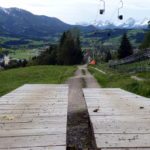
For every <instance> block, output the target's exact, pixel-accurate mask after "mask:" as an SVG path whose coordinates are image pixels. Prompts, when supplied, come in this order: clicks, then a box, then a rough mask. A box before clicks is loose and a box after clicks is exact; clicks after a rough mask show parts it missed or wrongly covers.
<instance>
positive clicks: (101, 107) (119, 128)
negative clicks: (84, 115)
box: [84, 89, 150, 150]
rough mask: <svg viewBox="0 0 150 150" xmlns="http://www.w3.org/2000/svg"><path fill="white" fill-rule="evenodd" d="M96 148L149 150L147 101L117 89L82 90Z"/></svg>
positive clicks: (148, 107) (148, 102)
mask: <svg viewBox="0 0 150 150" xmlns="http://www.w3.org/2000/svg"><path fill="white" fill-rule="evenodd" d="M84 96H85V100H86V103H87V107H88V112H89V115H90V121H91V125H92V127H93V132H94V136H95V139H96V145H97V148H99V149H101V150H108V149H109V150H122V149H124V150H135V149H136V150H143V149H146V150H150V99H149V98H144V97H141V96H138V95H135V94H132V93H129V92H127V91H124V90H121V89H84Z"/></svg>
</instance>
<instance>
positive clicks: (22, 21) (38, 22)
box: [0, 7, 94, 38]
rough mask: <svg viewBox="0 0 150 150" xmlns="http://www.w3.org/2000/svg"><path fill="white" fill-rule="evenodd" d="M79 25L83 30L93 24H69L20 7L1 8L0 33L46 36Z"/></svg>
mask: <svg viewBox="0 0 150 150" xmlns="http://www.w3.org/2000/svg"><path fill="white" fill-rule="evenodd" d="M74 27H77V28H79V29H81V30H82V31H91V30H94V27H93V26H87V27H84V26H80V25H69V24H66V23H64V22H62V21H61V20H59V19H57V18H53V17H47V16H43V15H42V16H39V15H34V14H32V13H30V12H28V11H26V10H23V9H19V8H2V7H1V8H0V35H5V36H6V35H7V36H13V37H28V38H45V37H49V36H52V35H55V34H58V33H61V32H63V31H65V30H68V29H71V28H74Z"/></svg>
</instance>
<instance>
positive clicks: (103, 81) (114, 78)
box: [89, 64, 150, 97]
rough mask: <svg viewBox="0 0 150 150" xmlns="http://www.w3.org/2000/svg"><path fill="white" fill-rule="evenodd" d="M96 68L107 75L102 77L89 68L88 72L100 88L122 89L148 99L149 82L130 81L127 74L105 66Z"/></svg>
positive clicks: (149, 93)
mask: <svg viewBox="0 0 150 150" xmlns="http://www.w3.org/2000/svg"><path fill="white" fill-rule="evenodd" d="M97 68H99V69H102V70H104V71H105V72H107V75H104V74H101V73H100V72H98V71H96V70H95V69H92V68H89V71H90V72H91V73H92V74H93V75H94V76H95V78H96V79H97V81H98V82H99V84H100V85H101V86H102V87H104V88H109V87H112V88H122V89H125V90H127V91H130V92H133V93H136V94H139V95H142V96H145V97H150V80H149V81H135V80H133V79H131V77H130V75H129V74H127V73H119V72H118V71H117V70H112V69H109V68H108V67H107V65H106V64H105V65H100V66H97Z"/></svg>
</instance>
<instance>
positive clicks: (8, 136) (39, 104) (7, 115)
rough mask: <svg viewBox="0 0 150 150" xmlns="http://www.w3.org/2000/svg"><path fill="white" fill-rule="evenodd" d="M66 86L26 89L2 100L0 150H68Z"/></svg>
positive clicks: (19, 90)
mask: <svg viewBox="0 0 150 150" xmlns="http://www.w3.org/2000/svg"><path fill="white" fill-rule="evenodd" d="M67 107H68V86H67V85H24V86H22V87H21V88H18V89H16V90H15V91H13V92H11V93H9V94H7V95H5V96H3V97H1V98H0V149H3V150H5V149H7V150H8V149H9V150H11V149H13V150H65V149H66V125H67Z"/></svg>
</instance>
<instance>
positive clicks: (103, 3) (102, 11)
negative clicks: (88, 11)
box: [99, 0, 105, 15]
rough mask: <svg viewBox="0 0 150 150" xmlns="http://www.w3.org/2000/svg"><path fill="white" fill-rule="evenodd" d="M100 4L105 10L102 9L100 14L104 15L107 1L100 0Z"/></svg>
mask: <svg viewBox="0 0 150 150" xmlns="http://www.w3.org/2000/svg"><path fill="white" fill-rule="evenodd" d="M100 2H101V3H102V5H103V8H101V9H100V11H99V13H100V14H101V15H103V14H104V12H105V1H104V0H100Z"/></svg>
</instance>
